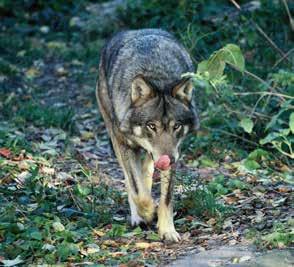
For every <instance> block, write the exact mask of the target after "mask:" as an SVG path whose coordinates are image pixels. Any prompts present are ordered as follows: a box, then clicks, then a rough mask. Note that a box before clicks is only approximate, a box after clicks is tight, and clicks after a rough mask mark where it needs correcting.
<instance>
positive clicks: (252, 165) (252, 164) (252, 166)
mask: <svg viewBox="0 0 294 267" xmlns="http://www.w3.org/2000/svg"><path fill="white" fill-rule="evenodd" d="M244 166H245V168H246V169H247V170H249V171H253V170H256V169H258V168H260V165H259V164H258V162H256V161H255V160H252V159H246V160H245V161H244Z"/></svg>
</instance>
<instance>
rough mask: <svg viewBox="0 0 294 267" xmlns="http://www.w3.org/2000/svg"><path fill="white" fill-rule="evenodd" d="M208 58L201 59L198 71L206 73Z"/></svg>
mask: <svg viewBox="0 0 294 267" xmlns="http://www.w3.org/2000/svg"><path fill="white" fill-rule="evenodd" d="M207 63H208V60H203V61H201V62H200V63H199V64H198V66H197V73H202V74H204V73H205V72H206V71H207Z"/></svg>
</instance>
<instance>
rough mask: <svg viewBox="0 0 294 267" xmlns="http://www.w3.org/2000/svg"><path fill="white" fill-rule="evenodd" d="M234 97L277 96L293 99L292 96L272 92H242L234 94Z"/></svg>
mask: <svg viewBox="0 0 294 267" xmlns="http://www.w3.org/2000/svg"><path fill="white" fill-rule="evenodd" d="M234 95H243V96H247V95H273V96H277V97H281V98H288V99H294V97H293V96H290V95H284V94H280V93H273V92H264V91H263V92H244V93H234Z"/></svg>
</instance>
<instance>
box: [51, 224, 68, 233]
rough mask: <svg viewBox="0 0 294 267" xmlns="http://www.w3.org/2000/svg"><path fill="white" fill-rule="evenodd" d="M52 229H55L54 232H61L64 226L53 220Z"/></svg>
mask: <svg viewBox="0 0 294 267" xmlns="http://www.w3.org/2000/svg"><path fill="white" fill-rule="evenodd" d="M52 227H53V229H54V230H55V232H62V231H64V230H65V227H64V225H63V224H62V223H60V222H54V223H53V224H52Z"/></svg>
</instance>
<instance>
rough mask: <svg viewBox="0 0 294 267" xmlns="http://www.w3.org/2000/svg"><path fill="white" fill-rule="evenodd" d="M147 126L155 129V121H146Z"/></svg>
mask: <svg viewBox="0 0 294 267" xmlns="http://www.w3.org/2000/svg"><path fill="white" fill-rule="evenodd" d="M147 128H149V129H150V130H152V131H156V125H155V123H152V122H148V123H147Z"/></svg>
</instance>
